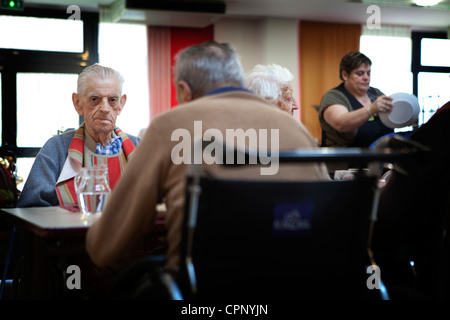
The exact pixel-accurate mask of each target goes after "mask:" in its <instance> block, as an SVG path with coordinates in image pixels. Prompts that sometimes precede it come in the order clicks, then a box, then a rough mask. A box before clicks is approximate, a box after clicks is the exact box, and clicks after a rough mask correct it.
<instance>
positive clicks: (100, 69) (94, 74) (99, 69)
mask: <svg viewBox="0 0 450 320" xmlns="http://www.w3.org/2000/svg"><path fill="white" fill-rule="evenodd" d="M93 78H100V79H110V78H112V79H116V80H117V83H118V84H119V92H120V94H122V85H123V83H124V81H125V80H124V78H123V77H122V75H121V74H120V73H119V72H118V71H116V70H114V69H112V68H108V67H104V66H102V65H100V64H98V63H96V64H93V65H91V66H88V67H86V68H85V69H84V70H83V71H82V72H81V73H80V75H79V76H78V83H77V93H78V94H80V95H82V96H84V95H85V94H86V91H87V81H88V79H93Z"/></svg>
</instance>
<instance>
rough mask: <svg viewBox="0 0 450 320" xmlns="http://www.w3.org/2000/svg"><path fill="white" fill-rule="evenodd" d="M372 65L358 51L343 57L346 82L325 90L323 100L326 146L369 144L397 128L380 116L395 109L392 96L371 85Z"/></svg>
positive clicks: (342, 72)
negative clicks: (383, 121) (385, 122)
mask: <svg viewBox="0 0 450 320" xmlns="http://www.w3.org/2000/svg"><path fill="white" fill-rule="evenodd" d="M371 66H372V61H371V60H370V59H369V58H368V57H367V56H365V55H364V54H362V53H361V52H358V51H352V52H349V53H347V54H346V55H345V56H344V57H343V58H342V60H341V63H340V68H339V77H340V79H341V80H342V81H343V82H342V83H341V84H340V85H339V86H337V87H336V88H334V89H331V90H329V91H328V92H327V93H325V95H324V96H323V98H322V101H321V103H320V108H319V122H320V125H321V127H322V146H323V147H359V148H366V147H369V146H370V144H371V143H372V142H374V141H375V140H377V139H378V138H380V137H382V136H384V135H386V134H389V133H392V132H393V129H390V128H388V127H386V126H385V125H384V124H383V123H382V122H381V120H380V118H379V117H378V114H379V113H382V112H391V111H392V108H393V105H392V98H390V97H387V96H385V95H384V94H383V93H382V92H381V91H380V90H378V89H376V88H373V87H371V86H370V69H371Z"/></svg>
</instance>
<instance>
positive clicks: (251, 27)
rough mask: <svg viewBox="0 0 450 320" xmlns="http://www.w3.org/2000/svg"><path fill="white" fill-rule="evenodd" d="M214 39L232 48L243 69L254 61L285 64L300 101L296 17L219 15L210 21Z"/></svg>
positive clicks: (248, 67)
mask: <svg viewBox="0 0 450 320" xmlns="http://www.w3.org/2000/svg"><path fill="white" fill-rule="evenodd" d="M214 40H216V41H218V42H227V43H230V44H231V45H232V46H233V47H234V48H235V50H236V51H237V53H238V54H239V55H240V57H241V61H242V67H243V68H244V71H245V72H246V73H247V72H250V71H251V70H252V69H253V67H254V66H255V65H256V64H270V63H276V64H279V65H281V66H283V67H285V68H288V69H289V70H290V71H291V72H292V74H293V75H294V81H293V84H294V91H295V92H294V94H295V97H296V99H297V101H300V99H299V98H300V97H299V87H300V83H299V80H300V74H299V64H298V62H299V61H298V60H299V53H298V50H299V48H298V41H299V35H298V20H296V19H280V18H266V19H244V18H242V19H237V18H223V19H221V20H219V21H218V22H216V23H215V24H214ZM294 116H295V117H296V118H298V115H297V114H295V115H294Z"/></svg>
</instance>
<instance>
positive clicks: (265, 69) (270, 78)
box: [246, 64, 294, 103]
mask: <svg viewBox="0 0 450 320" xmlns="http://www.w3.org/2000/svg"><path fill="white" fill-rule="evenodd" d="M293 79H294V75H293V74H292V73H291V72H290V71H289V70H288V69H286V68H284V67H281V66H279V65H277V64H268V65H261V64H258V65H256V66H255V67H254V68H253V70H252V71H251V72H250V74H249V75H248V76H247V79H246V80H247V89H249V90H250V91H252V92H254V93H255V94H256V95H258V96H260V97H261V98H263V99H266V100H268V101H269V102H271V103H276V101H277V99H278V98H279V97H280V96H281V95H282V92H281V86H282V85H284V84H286V83H288V82H291V81H292V80H293Z"/></svg>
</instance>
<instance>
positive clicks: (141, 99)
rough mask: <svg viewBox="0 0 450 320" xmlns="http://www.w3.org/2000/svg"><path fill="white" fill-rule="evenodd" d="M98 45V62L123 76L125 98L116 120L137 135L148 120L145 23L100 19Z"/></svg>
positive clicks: (124, 128) (126, 129) (123, 128)
mask: <svg viewBox="0 0 450 320" xmlns="http://www.w3.org/2000/svg"><path fill="white" fill-rule="evenodd" d="M130 35H133V36H130ZM118 41H119V42H120V44H118ZM98 45H99V62H100V64H102V65H104V66H107V67H111V68H113V69H116V70H117V71H119V72H120V73H121V74H122V75H123V77H124V78H125V82H124V84H123V88H122V90H123V93H125V94H126V95H127V102H126V104H125V107H124V109H123V111H122V113H121V114H120V115H119V116H118V117H117V123H116V124H117V126H118V127H119V128H120V129H122V131H124V132H126V133H129V134H132V135H135V136H137V135H139V133H140V132H141V130H142V129H144V128H146V127H147V126H148V124H149V122H150V106H149V103H150V102H149V100H150V99H149V83H148V58H147V27H146V26H145V25H138V24H123V23H100V25H99V44H98Z"/></svg>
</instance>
